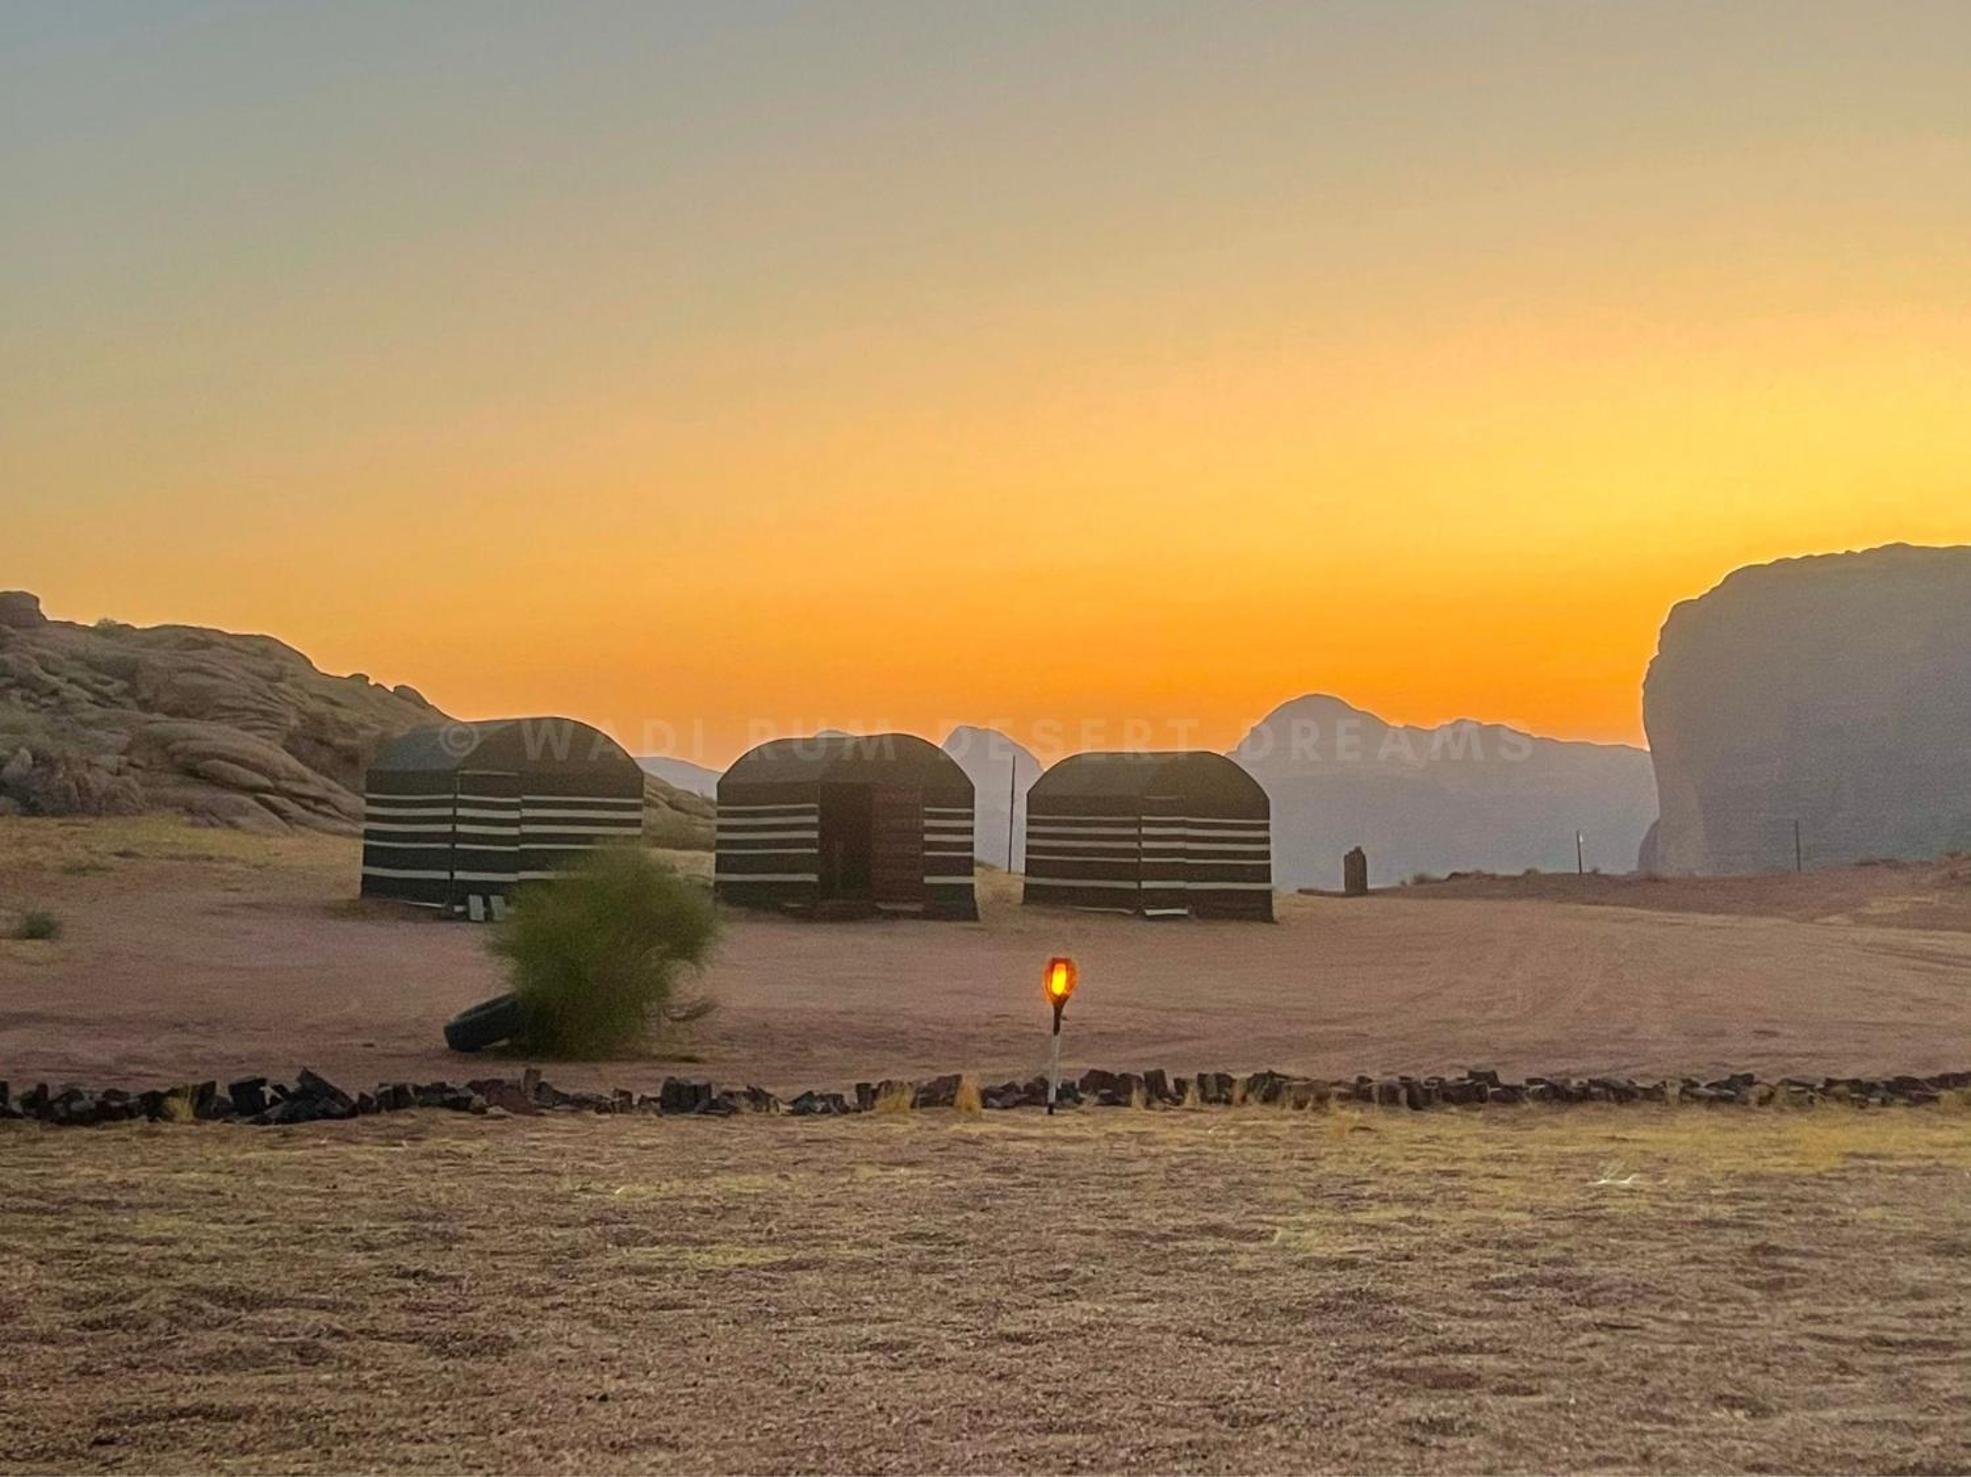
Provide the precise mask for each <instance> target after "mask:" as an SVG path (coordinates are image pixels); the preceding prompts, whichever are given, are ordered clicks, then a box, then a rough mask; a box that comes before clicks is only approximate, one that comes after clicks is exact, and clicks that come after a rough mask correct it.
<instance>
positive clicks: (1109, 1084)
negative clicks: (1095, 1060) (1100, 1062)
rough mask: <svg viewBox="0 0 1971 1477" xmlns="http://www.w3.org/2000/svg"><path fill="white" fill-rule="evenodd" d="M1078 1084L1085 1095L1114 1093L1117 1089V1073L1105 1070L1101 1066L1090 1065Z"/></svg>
mask: <svg viewBox="0 0 1971 1477" xmlns="http://www.w3.org/2000/svg"><path fill="white" fill-rule="evenodd" d="M1076 1085H1077V1086H1078V1087H1079V1088H1080V1089H1081V1092H1082V1095H1083V1096H1084V1097H1096V1096H1098V1095H1099V1094H1101V1093H1105V1092H1108V1093H1113V1092H1114V1091H1115V1090H1116V1074H1115V1073H1113V1072H1104V1071H1102V1070H1101V1069H1100V1068H1099V1067H1090V1068H1089V1069H1088V1070H1087V1071H1086V1072H1083V1073H1082V1074H1081V1080H1080V1081H1079V1082H1078V1083H1077V1084H1076Z"/></svg>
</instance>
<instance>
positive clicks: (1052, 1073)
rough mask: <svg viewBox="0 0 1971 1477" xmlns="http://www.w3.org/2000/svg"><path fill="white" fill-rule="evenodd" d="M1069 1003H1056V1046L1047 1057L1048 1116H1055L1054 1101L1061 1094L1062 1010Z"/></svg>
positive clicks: (1060, 1001) (1062, 1001) (1059, 1001)
mask: <svg viewBox="0 0 1971 1477" xmlns="http://www.w3.org/2000/svg"><path fill="white" fill-rule="evenodd" d="M1067 1003H1068V1002H1067V1001H1065V1000H1056V1001H1055V1002H1054V1045H1053V1047H1052V1049H1051V1050H1050V1051H1049V1053H1048V1057H1047V1116H1048V1117H1049V1118H1052V1117H1053V1116H1054V1099H1055V1098H1056V1097H1058V1096H1059V1095H1060V1092H1061V1010H1062V1008H1063V1007H1064V1006H1065V1005H1066V1004H1067Z"/></svg>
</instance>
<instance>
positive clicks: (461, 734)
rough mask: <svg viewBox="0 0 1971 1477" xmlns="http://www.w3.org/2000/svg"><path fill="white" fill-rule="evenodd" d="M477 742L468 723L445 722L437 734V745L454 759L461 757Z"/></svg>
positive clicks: (470, 750) (477, 736)
mask: <svg viewBox="0 0 1971 1477" xmlns="http://www.w3.org/2000/svg"><path fill="white" fill-rule="evenodd" d="M478 742H479V735H478V734H477V733H475V732H474V731H473V728H472V725H471V724H470V723H447V724H446V725H445V726H444V728H443V729H442V730H440V732H439V734H438V746H439V747H440V748H442V749H443V750H444V751H445V752H446V753H447V754H449V755H451V756H452V757H453V758H454V759H463V758H464V757H465V756H466V755H467V754H470V753H471V752H472V750H473V746H474V745H475V744H477V743H478Z"/></svg>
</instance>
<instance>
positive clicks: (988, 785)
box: [944, 723, 1044, 871]
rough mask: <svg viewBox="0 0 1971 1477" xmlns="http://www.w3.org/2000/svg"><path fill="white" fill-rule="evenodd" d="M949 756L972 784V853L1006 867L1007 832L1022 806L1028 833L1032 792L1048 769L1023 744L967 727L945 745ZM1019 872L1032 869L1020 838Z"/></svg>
mask: <svg viewBox="0 0 1971 1477" xmlns="http://www.w3.org/2000/svg"><path fill="white" fill-rule="evenodd" d="M944 751H945V753H947V754H949V755H951V757H952V758H953V759H954V760H956V761H957V763H958V767H959V768H960V769H962V770H964V771H965V774H966V776H967V777H968V778H969V779H970V780H971V781H972V788H973V790H974V796H973V812H972V854H973V855H974V856H975V857H977V858H978V859H979V860H980V861H982V862H990V863H992V865H993V866H995V867H1003V866H1005V865H1006V840H1007V837H1006V832H1007V829H1008V827H1009V826H1010V825H1011V824H1012V815H1013V811H1014V809H1015V808H1016V807H1017V808H1018V810H1019V814H1020V819H1021V826H1020V829H1021V830H1022V831H1024V830H1025V829H1026V825H1025V820H1026V793H1027V791H1028V790H1031V789H1032V788H1033V782H1034V781H1035V780H1037V779H1039V778H1040V773H1041V770H1042V768H1043V767H1044V766H1043V765H1042V764H1041V762H1040V761H1039V760H1038V759H1036V758H1035V757H1034V756H1033V754H1032V753H1031V752H1030V751H1029V750H1028V749H1027V748H1026V747H1025V746H1024V745H1021V744H1018V743H1016V742H1014V741H1013V740H1012V739H1010V738H1008V737H1007V736H1006V735H1005V734H1003V733H1001V732H1000V731H999V730H998V729H996V728H975V727H973V726H972V725H971V724H969V723H961V724H960V725H959V726H958V727H956V728H954V729H952V730H951V732H950V734H949V735H947V736H946V738H945V741H944ZM1013 842H1014V855H1013V867H1014V869H1015V870H1016V871H1017V870H1019V869H1021V868H1023V867H1025V865H1026V838H1025V837H1024V836H1023V835H1022V836H1015V837H1014V838H1013Z"/></svg>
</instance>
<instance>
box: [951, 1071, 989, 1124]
mask: <svg viewBox="0 0 1971 1477" xmlns="http://www.w3.org/2000/svg"><path fill="white" fill-rule="evenodd" d="M951 1105H952V1107H954V1108H956V1109H957V1110H958V1111H959V1112H961V1113H964V1114H966V1115H967V1116H968V1117H974V1118H975V1117H977V1116H979V1115H980V1114H981V1113H983V1112H985V1099H984V1098H982V1097H981V1096H980V1095H979V1084H978V1082H977V1080H976V1079H975V1078H973V1077H972V1076H971V1074H969V1073H967V1074H966V1075H965V1076H963V1077H960V1078H959V1079H958V1095H957V1096H956V1097H954V1098H953V1099H952V1100H951Z"/></svg>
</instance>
